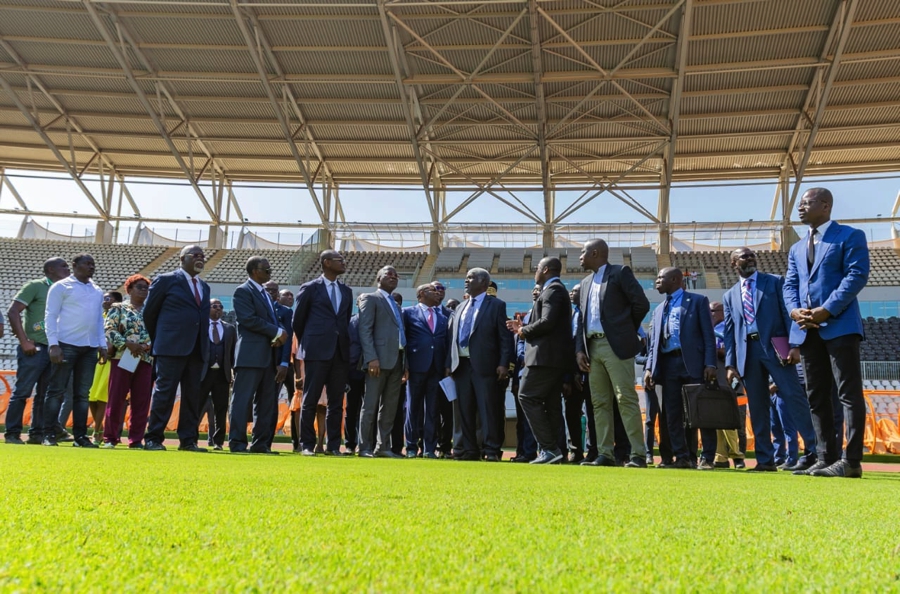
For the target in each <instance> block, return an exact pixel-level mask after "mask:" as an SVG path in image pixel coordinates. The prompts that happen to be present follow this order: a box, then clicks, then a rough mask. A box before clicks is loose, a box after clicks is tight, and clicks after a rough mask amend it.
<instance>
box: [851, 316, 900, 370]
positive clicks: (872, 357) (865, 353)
mask: <svg viewBox="0 0 900 594" xmlns="http://www.w3.org/2000/svg"><path fill="white" fill-rule="evenodd" d="M863 328H864V329H865V332H866V340H864V341H862V343H860V357H861V358H862V360H863V361H896V360H898V359H900V318H888V319H886V320H876V319H875V318H871V317H870V318H866V319H865V320H863Z"/></svg>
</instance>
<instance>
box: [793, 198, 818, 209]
mask: <svg viewBox="0 0 900 594" xmlns="http://www.w3.org/2000/svg"><path fill="white" fill-rule="evenodd" d="M817 202H818V203H821V202H822V201H821V200H818V199H816V198H813V199H811V200H801V201H800V202H799V203H798V204H797V208H809V207H810V206H812V205H813V204H816V203H817Z"/></svg>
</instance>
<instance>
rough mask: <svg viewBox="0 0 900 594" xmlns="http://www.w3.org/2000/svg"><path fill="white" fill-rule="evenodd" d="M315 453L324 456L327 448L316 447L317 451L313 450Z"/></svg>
mask: <svg viewBox="0 0 900 594" xmlns="http://www.w3.org/2000/svg"><path fill="white" fill-rule="evenodd" d="M313 451H314V452H315V453H317V454H324V453H325V448H323V447H320V446H316V449H315V450H313Z"/></svg>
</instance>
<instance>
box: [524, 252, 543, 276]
mask: <svg viewBox="0 0 900 594" xmlns="http://www.w3.org/2000/svg"><path fill="white" fill-rule="evenodd" d="M526 253H527V254H528V255H529V256H531V272H534V271H535V270H537V265H538V262H540V261H541V258H543V257H544V254H546V253H547V252H546V250H544V248H532V249H530V250H527V251H526Z"/></svg>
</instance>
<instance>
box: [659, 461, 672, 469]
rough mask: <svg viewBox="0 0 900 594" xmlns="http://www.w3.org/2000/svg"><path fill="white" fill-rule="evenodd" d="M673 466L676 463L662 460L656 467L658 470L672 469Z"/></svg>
mask: <svg viewBox="0 0 900 594" xmlns="http://www.w3.org/2000/svg"><path fill="white" fill-rule="evenodd" d="M672 464H674V462H673V461H672V460H660V461H659V464H657V465H656V467H657V468H672Z"/></svg>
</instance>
